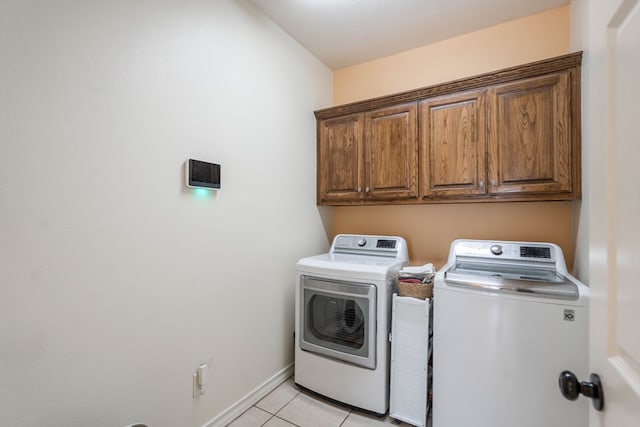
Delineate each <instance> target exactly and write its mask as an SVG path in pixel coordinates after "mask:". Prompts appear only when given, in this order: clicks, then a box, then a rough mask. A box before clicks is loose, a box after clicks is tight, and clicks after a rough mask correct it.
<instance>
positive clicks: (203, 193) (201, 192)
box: [193, 188, 209, 199]
mask: <svg viewBox="0 0 640 427" xmlns="http://www.w3.org/2000/svg"><path fill="white" fill-rule="evenodd" d="M193 194H194V195H195V196H196V197H197V198H199V199H204V198H206V197H209V190H207V189H206V188H195V189H194V190H193Z"/></svg>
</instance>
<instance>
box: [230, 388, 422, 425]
mask: <svg viewBox="0 0 640 427" xmlns="http://www.w3.org/2000/svg"><path fill="white" fill-rule="evenodd" d="M260 426H265V427H292V426H298V427H364V426H396V427H404V426H406V427H410V425H409V424H406V423H403V422H400V421H396V420H393V419H392V418H390V417H389V416H386V417H384V418H378V417H376V416H374V415H372V414H369V413H367V412H363V411H359V410H357V409H353V408H351V407H349V406H346V405H341V404H339V403H336V402H333V401H331V400H328V399H324V398H322V397H319V396H316V395H314V394H312V393H309V392H307V391H305V390H301V389H298V387H296V386H295V385H294V383H293V377H291V378H289V379H288V380H287V381H285V382H284V383H282V384H281V385H280V386H278V388H276V389H275V390H274V391H272V392H271V393H270V394H268V395H267V396H265V397H264V398H263V399H262V400H261V401H259V402H258V403H256V404H255V405H254V406H252V407H251V408H249V409H248V410H247V411H245V412H244V413H243V414H242V415H240V416H239V417H238V418H236V419H235V420H234V421H233V422H232V423H231V424H229V427H260Z"/></svg>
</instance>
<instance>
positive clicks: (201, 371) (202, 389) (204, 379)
mask: <svg viewBox="0 0 640 427" xmlns="http://www.w3.org/2000/svg"><path fill="white" fill-rule="evenodd" d="M210 365H211V360H209V363H201V364H199V365H198V366H197V368H196V371H195V372H194V373H193V375H192V378H191V379H192V381H193V398H194V399H197V398H198V397H200V396H201V395H203V394H205V393H206V392H207V383H208V382H209V366H210Z"/></svg>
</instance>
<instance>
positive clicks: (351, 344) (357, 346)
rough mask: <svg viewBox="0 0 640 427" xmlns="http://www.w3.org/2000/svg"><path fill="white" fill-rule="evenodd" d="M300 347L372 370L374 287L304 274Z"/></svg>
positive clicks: (373, 354)
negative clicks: (305, 275)
mask: <svg viewBox="0 0 640 427" xmlns="http://www.w3.org/2000/svg"><path fill="white" fill-rule="evenodd" d="M301 286H302V289H301V291H302V292H301V293H300V296H301V301H300V302H301V305H300V307H301V310H300V316H301V319H300V320H301V322H300V324H301V325H303V328H302V336H301V337H300V347H301V348H302V349H303V350H307V351H312V352H315V353H318V354H323V355H325V356H330V357H333V358H336V359H340V360H345V361H348V362H351V363H356V364H358V365H362V366H366V367H369V368H371V369H375V332H376V331H375V325H376V322H375V313H376V287H375V286H374V285H372V284H365V283H352V282H339V281H331V280H326V279H320V278H314V277H303V278H302V280H301Z"/></svg>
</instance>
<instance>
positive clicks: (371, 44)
mask: <svg viewBox="0 0 640 427" xmlns="http://www.w3.org/2000/svg"><path fill="white" fill-rule="evenodd" d="M249 1H251V2H252V3H254V4H255V5H256V6H257V7H258V8H259V9H260V10H262V11H263V12H264V13H265V14H266V15H267V16H269V17H270V18H271V19H272V20H273V21H274V22H275V23H276V24H278V25H279V26H280V27H282V28H283V29H284V31H286V32H287V33H288V34H289V35H290V36H291V37H293V38H294V39H295V40H297V41H298V42H299V43H300V44H301V45H302V46H304V47H305V48H306V49H307V50H309V51H310V52H311V53H312V54H314V55H315V56H316V57H317V58H318V59H320V60H321V61H322V62H323V63H324V64H326V65H327V66H328V67H329V68H331V69H334V70H335V69H338V68H343V67H348V66H351V65H354V64H359V63H362V62H366V61H370V60H373V59H377V58H382V57H385V56H389V55H393V54H395V53H399V52H403V51H405V50H409V49H413V48H416V47H419V46H424V45H427V44H430V43H434V42H436V41H439V40H444V39H448V38H451V37H455V36H458V35H461V34H465V33H469V32H472V31H475V30H479V29H482V28H486V27H489V26H492V25H495V24H498V23H501V22H505V21H509V20H512V19H517V18H522V17H525V16H528V15H532V14H534V13H538V12H542V11H544V10H548V9H553V8H556V7H560V6H564V5H567V4H569V2H570V0H249Z"/></svg>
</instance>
